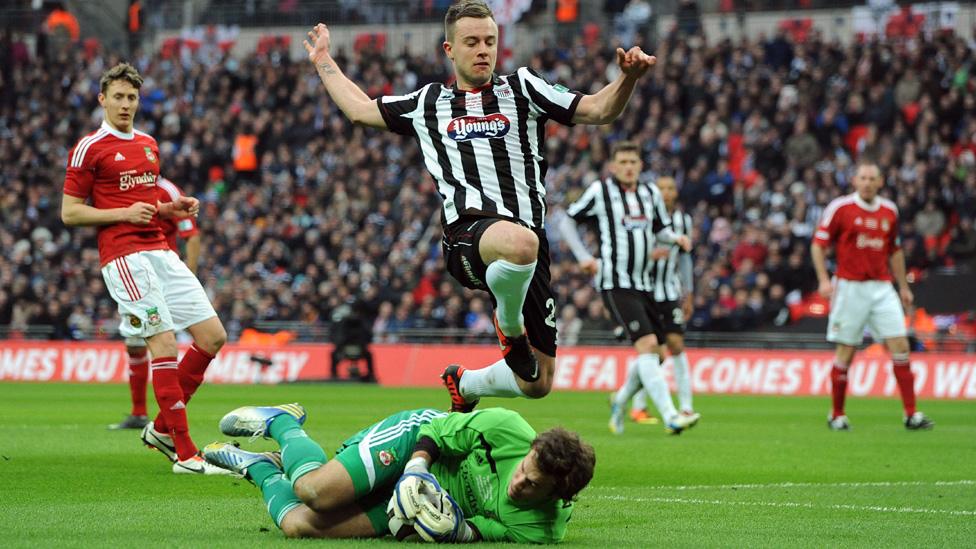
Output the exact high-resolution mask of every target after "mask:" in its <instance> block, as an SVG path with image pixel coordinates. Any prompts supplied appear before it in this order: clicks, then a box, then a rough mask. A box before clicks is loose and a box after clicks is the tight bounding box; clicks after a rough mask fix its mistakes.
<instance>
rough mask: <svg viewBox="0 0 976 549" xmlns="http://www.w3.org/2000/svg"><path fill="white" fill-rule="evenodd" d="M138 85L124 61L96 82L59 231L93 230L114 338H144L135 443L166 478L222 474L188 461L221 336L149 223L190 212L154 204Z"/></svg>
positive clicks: (192, 458)
mask: <svg viewBox="0 0 976 549" xmlns="http://www.w3.org/2000/svg"><path fill="white" fill-rule="evenodd" d="M141 86H142V77H141V76H140V75H139V72H138V71H137V70H136V69H135V68H134V67H132V66H131V65H129V64H126V63H121V64H118V65H116V66H114V67H112V68H111V69H109V70H107V71H106V72H105V73H104V74H103V75H102V78H101V82H100V90H101V91H100V93H99V94H98V102H99V104H100V105H101V106H102V108H103V109H104V111H105V119H104V121H103V122H102V126H101V128H99V129H98V130H97V131H95V132H92V133H90V134H88V135H87V136H85V137H83V138H82V139H81V140H79V141H78V143H77V144H76V145H75V146H74V147H73V148H72V149H71V152H70V153H69V154H68V168H67V173H66V174H65V178H64V194H63V197H62V203H61V219H62V220H63V221H64V223H65V225H68V226H96V227H98V253H99V256H100V260H101V264H102V278H104V279H105V285H106V286H107V287H108V291H109V294H110V295H111V296H112V299H114V300H115V302H116V303H117V304H118V306H119V314H120V316H121V317H122V325H121V330H120V333H121V335H122V336H123V337H138V338H142V339H145V340H146V345H147V346H148V348H149V352H150V353H152V357H153V358H152V361H151V362H150V368H151V369H152V385H153V392H154V393H155V395H156V403H157V404H158V405H159V415H157V416H156V420H155V421H154V422H149V423H148V424H147V425H146V427H145V428H143V431H142V440H143V442H145V443H146V444H147V445H148V446H150V447H152V448H155V449H157V450H159V451H161V452H162V453H163V454H164V455H165V456H166V457H167V458H168V459H169V460H170V461H172V462H173V472H174V473H196V474H223V473H224V471H223V470H222V469H220V468H219V467H214V466H212V465H210V464H208V463H206V462H205V461H204V460H203V458H201V457H200V456H199V455H198V451H197V447H196V445H195V444H194V443H193V439H191V438H190V432H189V426H188V424H187V419H186V403H187V402H189V400H190V397H192V396H193V394H194V392H196V390H197V388H198V387H199V386H200V384H201V383H203V375H204V372H205V371H206V369H207V366H208V365H209V364H210V361H211V360H212V359H213V356H214V354H216V353H217V351H219V350H220V348H221V346H223V344H224V342H225V341H226V339H227V333H226V332H225V331H224V327H223V325H222V324H221V323H220V320H219V319H218V318H217V314H216V313H215V312H214V309H213V306H212V305H211V304H210V301H209V299H208V298H207V294H206V293H205V292H204V291H203V287H202V286H201V285H200V281H199V280H197V278H196V276H194V274H193V273H192V272H190V270H189V269H188V268H187V266H186V264H184V263H183V262H182V261H180V258H179V257H178V256H177V255H176V254H175V253H174V252H173V251H172V250H170V249H169V247H168V245H167V243H166V238H165V236H164V234H163V230H162V229H161V228H160V226H159V224H158V223H156V222H155V218H156V217H157V216H158V217H159V218H175V219H184V218H187V217H192V216H195V215H196V213H197V211H198V210H199V207H200V204H199V202H198V201H197V200H196V199H195V198H191V197H187V196H180V197H178V198H177V199H175V200H173V201H172V202H166V203H163V202H160V201H159V200H158V199H157V194H156V193H157V190H156V182H157V180H158V178H159V149H158V147H157V145H156V140H155V139H153V138H152V137H151V136H149V135H148V134H145V133H143V132H140V131H139V130H136V129H135V128H134V127H133V118H134V117H135V114H136V112H137V111H138V108H139V88H140V87H141ZM88 199H91V204H90V205H89V204H86V201H87V200H88ZM184 328H186V329H187V330H188V331H189V332H190V334H191V335H192V336H193V341H194V343H193V345H191V346H190V349H189V350H188V351H187V352H186V354H184V355H183V359H182V360H181V361H180V362H179V363H177V360H176V356H177V348H176V337H175V336H174V330H178V329H184Z"/></svg>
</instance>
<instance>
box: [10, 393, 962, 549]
mask: <svg viewBox="0 0 976 549" xmlns="http://www.w3.org/2000/svg"><path fill="white" fill-rule="evenodd" d="M127 399H128V391H127V389H126V388H125V387H124V386H121V385H55V384H20V383H0V546H3V547H28V546H29V547H37V546H59V547H79V546H84V547H93V546H97V547H105V546H108V545H115V546H118V547H130V546H148V545H152V546H163V547H235V548H239V547H265V546H286V545H288V546H308V545H311V544H314V545H315V546H316V547H321V546H333V545H336V546H338V545H342V546H344V547H359V546H369V547H375V546H377V545H383V544H389V543H395V542H394V541H393V540H392V539H391V538H387V539H385V540H363V541H337V542H325V541H312V540H303V541H289V540H285V539H284V538H283V537H282V536H281V533H280V532H279V531H278V530H277V529H276V528H275V527H274V524H273V523H272V522H271V519H270V518H269V517H268V515H267V513H266V512H265V510H264V506H263V503H262V501H261V499H260V497H259V493H258V491H257V489H255V488H254V487H252V486H251V485H250V484H248V483H247V482H245V481H242V480H231V479H228V478H226V477H223V478H220V477H190V476H184V475H174V474H172V473H171V472H170V465H169V463H168V462H167V461H166V460H165V459H164V458H163V457H162V456H161V455H160V454H158V453H155V452H151V451H147V450H146V449H144V448H143V447H142V445H141V443H140V442H139V439H138V433H137V432H134V431H121V432H120V431H108V430H106V428H105V426H106V425H107V424H109V423H113V422H115V421H117V420H118V419H120V418H121V416H122V415H123V414H124V412H126V410H127ZM293 401H299V402H301V403H303V404H304V405H305V406H306V407H307V408H308V410H309V421H308V423H307V426H306V427H307V431H308V432H309V434H310V435H311V436H312V437H313V438H315V439H316V440H318V441H319V443H321V444H322V446H323V447H324V448H325V449H326V451H327V452H331V451H332V450H334V449H335V447H336V446H337V445H338V443H339V442H340V441H341V440H342V439H343V438H345V437H346V436H348V435H350V434H352V433H354V432H355V431H357V430H358V429H360V428H361V427H364V426H366V425H368V424H370V423H372V422H373V421H375V420H377V419H379V418H381V417H383V416H386V415H387V414H389V413H392V412H394V411H398V410H401V409H406V408H416V407H421V406H432V407H444V406H445V405H446V404H447V395H446V393H445V392H444V391H443V390H435V389H394V388H383V387H371V386H357V385H346V386H343V385H281V386H259V387H253V386H206V385H205V386H204V387H202V388H201V390H200V392H199V393H198V394H197V396H196V397H195V398H194V400H193V402H192V403H191V405H190V408H189V412H190V418H191V432H192V433H193V435H194V438H195V440H196V441H197V444H198V445H199V446H201V447H202V446H203V445H204V444H206V443H207V442H210V441H212V440H218V439H220V438H221V436H220V433H219V431H218V430H217V421H218V420H219V419H220V417H221V416H222V415H223V414H224V413H225V412H227V411H229V410H230V409H232V408H235V407H237V406H239V405H243V404H275V403H280V402H293ZM481 405H482V406H506V407H509V408H512V409H515V410H518V411H519V412H520V413H522V414H523V415H524V416H525V417H526V419H527V420H528V421H529V423H530V424H532V425H533V426H534V427H535V428H536V429H537V430H540V431H541V430H544V429H547V428H549V427H551V426H553V425H556V424H561V425H563V426H565V427H567V428H569V429H573V430H576V431H579V432H580V433H581V435H582V436H583V438H584V439H586V440H587V441H589V442H590V443H591V444H593V446H594V447H595V448H596V452H597V469H596V476H595V478H594V479H593V482H592V484H591V485H590V487H588V488H587V489H586V490H585V491H584V492H583V493H582V494H581V497H580V501H579V503H578V504H577V507H576V511H575V513H574V515H573V520H572V522H571V523H570V527H569V530H568V535H567V537H566V541H565V543H564V545H568V546H578V547H584V546H589V547H592V546H598V545H602V546H607V545H613V546H614V547H716V546H722V547H747V546H748V547H786V546H789V547H797V546H799V547H923V546H928V547H973V546H974V545H976V403H973V402H963V401H927V402H922V403H921V409H923V410H924V411H925V412H926V413H927V414H929V415H930V416H931V417H932V418H933V419H935V421H936V424H937V425H936V428H935V430H934V431H931V432H906V431H905V429H904V428H903V427H902V425H901V408H900V404H899V403H898V402H897V401H895V400H877V399H853V400H852V401H851V402H850V403H849V407H848V413H849V415H850V417H851V421H852V423H853V426H854V430H853V431H852V432H849V433H834V432H830V431H828V429H827V428H826V426H825V414H826V411H827V409H828V407H829V402H828V401H827V400H826V399H823V398H797V397H787V398H773V397H761V398H758V397H757V398H753V397H734V396H699V397H697V398H696V408H697V409H698V410H699V411H700V412H702V414H703V419H702V422H701V423H700V424H699V425H698V426H697V427H696V428H694V429H692V430H691V431H688V432H687V433H685V434H683V435H681V436H677V437H676V436H666V435H665V434H664V432H663V429H662V428H661V427H660V426H659V425H657V426H654V425H636V424H633V423H629V422H628V424H627V432H626V433H625V434H624V435H623V436H614V435H612V434H610V433H609V431H608V430H607V419H608V410H607V405H606V395H605V394H602V393H570V392H564V393H554V394H552V395H550V396H549V397H547V398H546V399H543V400H540V401H527V400H502V399H485V400H483V402H482V404H481ZM254 447H257V448H270V443H269V442H266V441H260V442H258V443H256V444H255V445H254Z"/></svg>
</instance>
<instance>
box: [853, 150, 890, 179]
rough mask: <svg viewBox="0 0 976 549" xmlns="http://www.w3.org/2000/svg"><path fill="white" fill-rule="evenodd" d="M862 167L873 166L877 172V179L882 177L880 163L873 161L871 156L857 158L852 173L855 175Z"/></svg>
mask: <svg viewBox="0 0 976 549" xmlns="http://www.w3.org/2000/svg"><path fill="white" fill-rule="evenodd" d="M863 166H869V167H871V166H873V167H874V168H875V169H877V170H878V176H879V177H883V176H884V172H882V170H881V163H880V162H878V161H877V160H875V159H874V157H873V156H868V155H864V156H862V157H861V158H859V159H858V160H857V162H856V163H855V164H854V173H857V170H859V169H861V168H862V167H863Z"/></svg>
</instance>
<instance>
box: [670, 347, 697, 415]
mask: <svg viewBox="0 0 976 549" xmlns="http://www.w3.org/2000/svg"><path fill="white" fill-rule="evenodd" d="M671 364H673V365H674V383H675V385H677V386H678V408H679V409H680V410H681V411H682V412H691V411H694V409H695V408H694V407H693V406H692V405H691V374H690V372H689V371H688V370H689V369H688V355H686V354H685V353H684V351H682V352H681V353H680V354H677V355H674V356H672V357H671Z"/></svg>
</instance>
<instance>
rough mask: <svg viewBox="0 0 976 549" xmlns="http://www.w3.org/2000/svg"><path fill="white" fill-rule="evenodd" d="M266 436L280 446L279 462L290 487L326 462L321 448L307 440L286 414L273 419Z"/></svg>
mask: <svg viewBox="0 0 976 549" xmlns="http://www.w3.org/2000/svg"><path fill="white" fill-rule="evenodd" d="M268 434H269V435H271V438H273V439H275V441H276V442H277V443H278V445H280V446H281V462H282V465H283V466H284V468H285V475H286V476H287V477H288V480H289V481H291V483H292V485H294V484H295V481H297V480H298V479H300V478H302V476H303V475H307V474H308V473H311V472H312V471H314V470H316V469H318V468H319V467H321V466H323V465H325V462H326V461H328V458H327V457H325V452H324V451H323V450H322V447H321V446H319V445H318V443H317V442H315V441H314V440H312V439H310V438H308V435H307V434H306V433H305V431H303V430H302V426H301V425H299V424H298V422H297V421H296V420H295V418H293V417H292V416H290V415H288V414H282V415H280V416H278V417H276V418H274V420H273V421H272V422H271V427H270V428H269V429H268Z"/></svg>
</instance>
